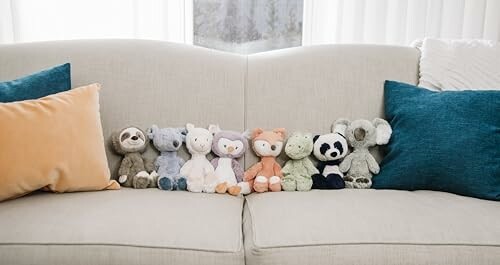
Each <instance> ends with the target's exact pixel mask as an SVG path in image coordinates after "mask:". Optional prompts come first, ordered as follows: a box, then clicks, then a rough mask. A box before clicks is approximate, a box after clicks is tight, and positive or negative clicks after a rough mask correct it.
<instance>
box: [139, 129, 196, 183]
mask: <svg viewBox="0 0 500 265" xmlns="http://www.w3.org/2000/svg"><path fill="white" fill-rule="evenodd" d="M147 135H148V138H149V139H150V140H151V141H153V145H154V146H155V147H156V149H157V150H158V151H160V155H159V156H158V157H157V158H156V160H155V163H154V166H155V168H156V172H158V175H159V177H158V182H157V184H158V188H159V189H162V190H186V189H187V181H186V177H184V176H181V175H180V169H181V167H182V166H183V165H184V159H182V158H180V157H179V156H177V150H179V148H180V147H181V146H182V143H183V142H184V141H185V140H186V128H162V129H160V128H158V126H156V125H153V126H151V128H149V129H148V131H147Z"/></svg>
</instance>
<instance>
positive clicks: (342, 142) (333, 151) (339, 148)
mask: <svg viewBox="0 0 500 265" xmlns="http://www.w3.org/2000/svg"><path fill="white" fill-rule="evenodd" d="M348 150H349V149H348V145H347V141H346V139H345V138H344V137H343V136H342V135H340V134H339V133H329V134H323V135H319V136H318V135H317V136H315V137H314V148H313V154H314V156H315V157H316V158H317V159H318V160H320V161H329V160H337V159H341V158H343V157H345V156H346V155H347V152H348Z"/></svg>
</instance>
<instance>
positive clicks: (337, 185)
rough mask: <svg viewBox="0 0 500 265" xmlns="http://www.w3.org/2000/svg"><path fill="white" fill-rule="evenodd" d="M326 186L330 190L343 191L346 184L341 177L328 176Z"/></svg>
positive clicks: (335, 175)
mask: <svg viewBox="0 0 500 265" xmlns="http://www.w3.org/2000/svg"><path fill="white" fill-rule="evenodd" d="M326 186H327V187H328V189H343V188H345V186H346V184H345V182H344V179H342V177H341V176H340V175H337V174H328V176H326Z"/></svg>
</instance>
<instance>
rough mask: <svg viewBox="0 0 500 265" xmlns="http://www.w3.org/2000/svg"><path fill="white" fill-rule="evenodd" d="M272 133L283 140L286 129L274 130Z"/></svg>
mask: <svg viewBox="0 0 500 265" xmlns="http://www.w3.org/2000/svg"><path fill="white" fill-rule="evenodd" d="M273 132H274V133H277V134H279V135H281V138H283V139H285V138H286V129H285V128H276V129H273Z"/></svg>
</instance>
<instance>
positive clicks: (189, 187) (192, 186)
mask: <svg viewBox="0 0 500 265" xmlns="http://www.w3.org/2000/svg"><path fill="white" fill-rule="evenodd" d="M187 190H188V191H190V192H203V185H202V184H194V183H189V182H188V184H187Z"/></svg>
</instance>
